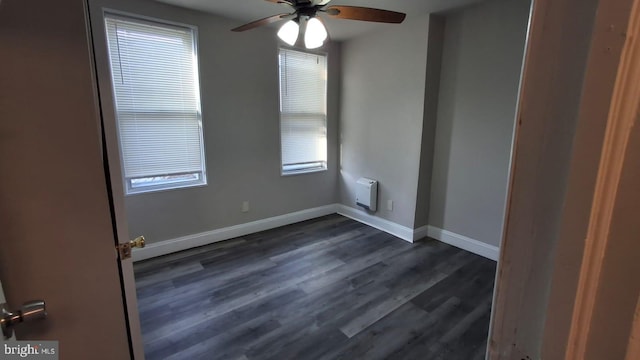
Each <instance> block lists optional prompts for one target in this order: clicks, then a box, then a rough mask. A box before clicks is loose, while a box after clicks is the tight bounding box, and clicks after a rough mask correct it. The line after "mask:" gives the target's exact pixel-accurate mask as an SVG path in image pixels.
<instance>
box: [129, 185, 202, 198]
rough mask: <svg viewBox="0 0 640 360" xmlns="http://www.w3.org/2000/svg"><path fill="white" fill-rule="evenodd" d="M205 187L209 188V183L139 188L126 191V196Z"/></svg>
mask: <svg viewBox="0 0 640 360" xmlns="http://www.w3.org/2000/svg"><path fill="white" fill-rule="evenodd" d="M203 186H207V182H206V181H205V182H197V183H185V184H172V186H170V187H168V186H164V187H163V186H157V187H156V186H148V187H145V188H137V189H135V190H132V189H125V192H126V193H125V196H134V195H140V194H148V193H158V192H164V191H171V190H181V189H187V188H196V187H203Z"/></svg>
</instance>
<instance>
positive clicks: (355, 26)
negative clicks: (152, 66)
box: [157, 0, 480, 41]
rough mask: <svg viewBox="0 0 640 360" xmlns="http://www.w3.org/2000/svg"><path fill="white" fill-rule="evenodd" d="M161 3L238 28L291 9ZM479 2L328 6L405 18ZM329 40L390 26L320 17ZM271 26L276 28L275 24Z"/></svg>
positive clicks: (204, 1) (373, 1)
mask: <svg viewBox="0 0 640 360" xmlns="http://www.w3.org/2000/svg"><path fill="white" fill-rule="evenodd" d="M157 1H160V2H163V3H167V4H171V5H175V6H180V7H185V8H189V9H193V10H199V11H204V12H208V13H212V14H216V15H220V16H223V17H226V18H229V19H233V20H237V21H238V26H240V25H242V24H244V23H247V22H249V21H253V20H257V19H261V18H264V17H267V16H271V15H275V14H281V13H290V12H291V7H289V6H287V5H284V4H274V3H271V2H268V1H265V0H157ZM478 1H480V0H333V1H331V3H330V4H329V5H350V6H364V7H372V8H379V9H385V10H393V11H399V12H403V13H406V14H407V18H411V17H415V16H419V15H422V14H426V13H429V12H441V11H447V10H451V9H454V8H457V7H461V6H464V5H467V4H470V3H474V2H478ZM323 20H325V23H326V25H327V29H328V30H329V34H330V36H331V38H332V39H334V40H338V41H342V40H346V39H349V38H352V37H355V36H358V35H361V34H364V33H366V32H370V31H376V30H379V29H384V28H387V27H389V26H398V25H394V24H377V23H370V22H365V21H355V20H338V19H329V18H328V17H327V16H324V17H323ZM274 26H278V25H277V24H276V25H274Z"/></svg>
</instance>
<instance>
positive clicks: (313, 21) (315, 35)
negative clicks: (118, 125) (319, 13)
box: [304, 17, 328, 49]
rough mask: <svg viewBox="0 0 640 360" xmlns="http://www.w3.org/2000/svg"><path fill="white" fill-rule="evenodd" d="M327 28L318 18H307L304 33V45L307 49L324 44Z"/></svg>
mask: <svg viewBox="0 0 640 360" xmlns="http://www.w3.org/2000/svg"><path fill="white" fill-rule="evenodd" d="M327 35H328V34H327V29H326V28H325V27H324V24H322V21H320V20H318V18H315V17H312V18H310V19H309V20H307V29H306V30H305V33H304V46H305V47H306V48H307V49H316V48H319V47H320V46H322V44H324V41H325V40H326V39H327Z"/></svg>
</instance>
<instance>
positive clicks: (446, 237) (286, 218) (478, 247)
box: [132, 204, 499, 261]
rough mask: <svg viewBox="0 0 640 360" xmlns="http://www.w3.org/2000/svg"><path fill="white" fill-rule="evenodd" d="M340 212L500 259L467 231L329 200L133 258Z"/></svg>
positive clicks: (404, 235)
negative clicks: (413, 223) (407, 222)
mask: <svg viewBox="0 0 640 360" xmlns="http://www.w3.org/2000/svg"><path fill="white" fill-rule="evenodd" d="M334 213H338V214H340V215H343V216H346V217H348V218H351V219H353V220H356V221H358V222H361V223H363V224H366V225H369V226H371V227H374V228H376V229H378V230H382V231H384V232H386V233H389V234H391V235H394V236H396V237H399V238H400V239H402V240H405V241H408V242H414V241H416V240H420V239H422V238H424V237H426V236H429V237H431V238H433V239H436V240H439V241H442V242H443V243H446V244H449V245H453V246H455V247H458V248H461V249H463V250H467V251H469V252H472V253H474V254H478V255H480V256H484V257H486V258H489V259H492V260H496V261H497V260H498V256H499V249H498V247H496V246H493V245H488V244H485V243H483V242H481V241H478V240H475V239H471V238H469V237H466V236H464V235H460V234H456V233H453V232H451V231H447V230H443V229H440V228H437V227H434V226H430V225H427V226H422V227H419V228H417V229H411V228H409V227H406V226H403V225H400V224H397V223H394V222H392V221H389V220H386V219H383V218H380V217H377V216H373V215H369V214H367V213H366V212H364V211H362V210H358V209H354V208H352V207H349V206H346V205H343V204H329V205H325V206H320V207H316V208H312V209H306V210H302V211H296V212H292V213H289V214H284V215H279V216H274V217H270V218H266V219H262V220H256V221H251V222H248V223H244V224H239V225H234V226H229V227H225V228H221V229H216V230H211V231H205V232H201V233H198V234H192V235H187V236H182V237H179V238H175V239H170V240H165V241H161V242H157V243H151V244H149V245H147V246H146V247H144V248H142V249H137V250H135V251H133V254H132V258H133V261H141V260H146V259H150V258H153V257H156V256H162V255H167V254H171V253H174V252H178V251H182V250H187V249H191V248H194V247H198V246H203V245H208V244H212V243H215V242H218V241H223V240H228V239H233V238H236V237H239V236H244V235H248V234H253V233H256V232H259V231H264V230H269V229H274V228H277V227H280V226H285V225H290V224H294V223H297V222H300V221H305V220H310V219H314V218H317V217H321V216H326V215H329V214H334Z"/></svg>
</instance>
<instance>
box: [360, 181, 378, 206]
mask: <svg viewBox="0 0 640 360" xmlns="http://www.w3.org/2000/svg"><path fill="white" fill-rule="evenodd" d="M377 203H378V182H377V181H376V180H371V179H366V178H360V179H358V183H357V184H356V204H357V205H359V206H362V207H363V208H365V209H367V210H370V211H376V208H377V206H376V204H377Z"/></svg>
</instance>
